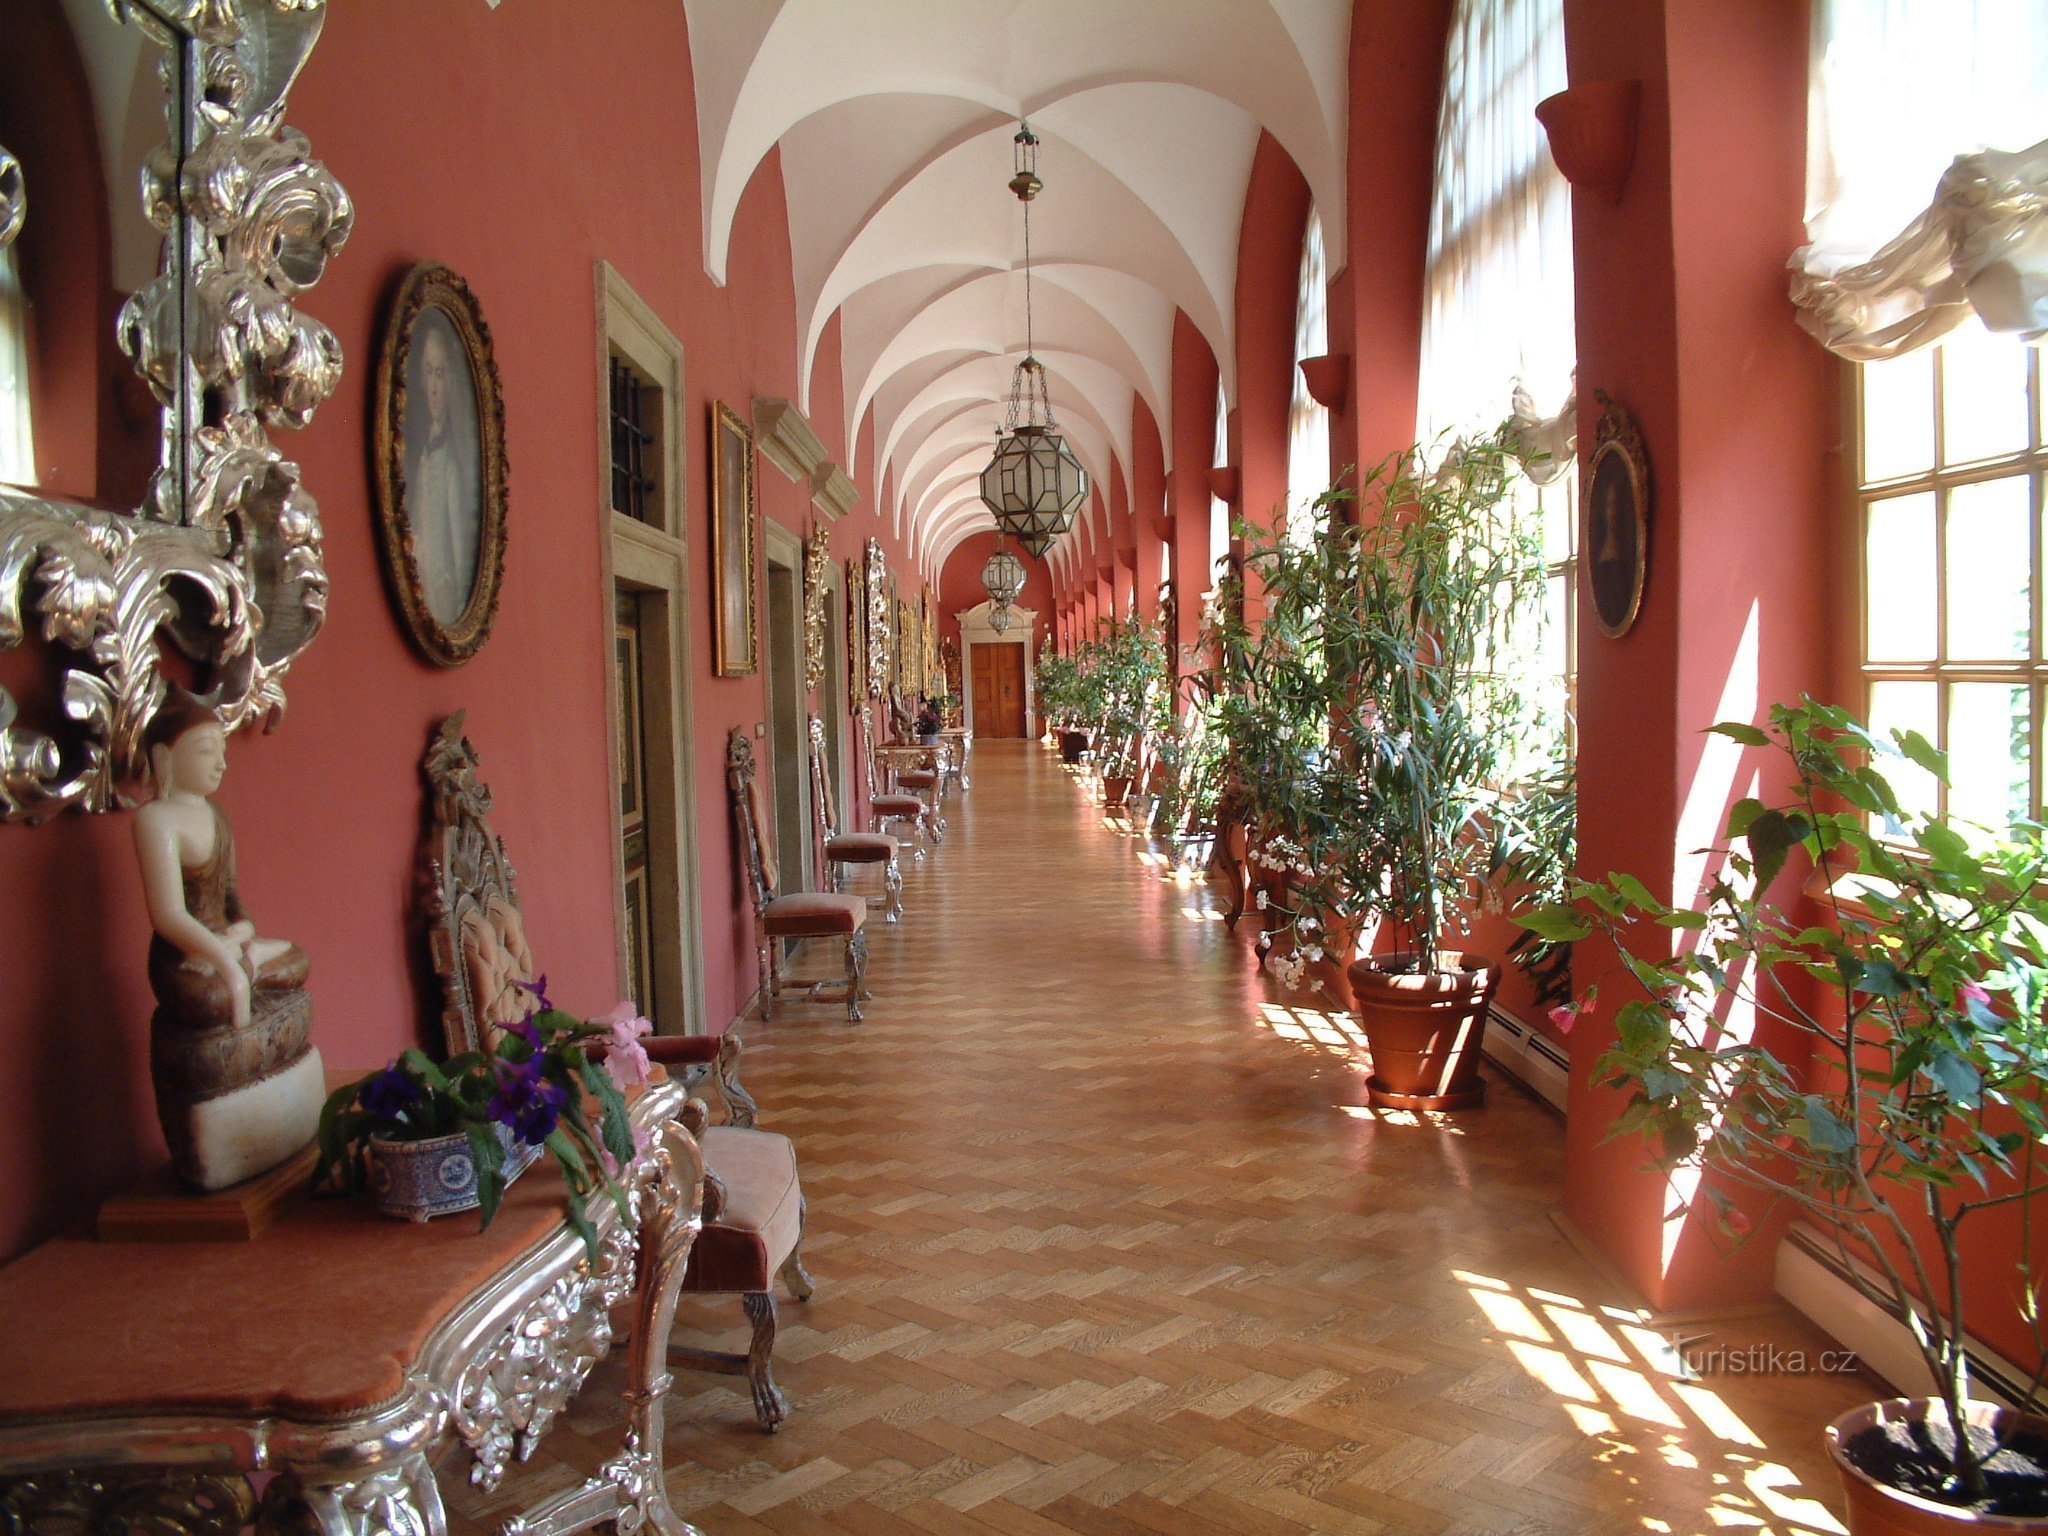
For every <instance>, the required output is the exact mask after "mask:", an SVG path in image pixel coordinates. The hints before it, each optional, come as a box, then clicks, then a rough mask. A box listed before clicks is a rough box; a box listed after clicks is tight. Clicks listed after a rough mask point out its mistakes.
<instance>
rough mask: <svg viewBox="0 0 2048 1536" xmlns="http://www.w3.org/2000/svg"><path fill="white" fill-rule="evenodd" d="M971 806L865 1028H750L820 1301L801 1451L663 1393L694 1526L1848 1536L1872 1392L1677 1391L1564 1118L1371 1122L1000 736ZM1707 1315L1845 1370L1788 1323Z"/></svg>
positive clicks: (1205, 897) (839, 1017)
mask: <svg viewBox="0 0 2048 1536" xmlns="http://www.w3.org/2000/svg"><path fill="white" fill-rule="evenodd" d="M948 810H949V814H950V817H951V820H952V827H953V830H952V834H951V835H950V836H949V837H948V839H947V841H946V843H945V844H944V846H943V847H942V848H940V849H939V850H938V852H937V853H936V854H935V856H934V857H933V858H932V859H930V860H928V861H927V862H926V863H925V864H923V865H921V866H913V867H911V868H910V869H909V871H908V880H907V890H906V893H905V895H906V902H907V906H908V915H907V917H906V919H905V921H904V922H903V924H902V925H901V926H900V927H899V928H897V929H887V928H883V927H881V926H880V925H879V924H877V925H875V933H874V955H873V965H872V970H871V979H872V983H873V987H874V991H875V994H876V996H875V1001H874V1002H873V1004H872V1005H870V1007H869V1008H868V1016H867V1020H866V1022H865V1023H863V1024H859V1025H849V1024H847V1023H846V1022H845V1018H844V1015H843V1014H842V1013H841V1012H840V1011H839V1010H838V1009H836V1008H835V1007H833V1006H830V1005H816V1006H807V1005H793V1006H791V1007H790V1008H788V1010H787V1011H786V1012H783V1013H782V1014H781V1016H779V1017H778V1018H777V1019H776V1020H775V1022H774V1023H773V1024H772V1025H764V1024H761V1023H759V1022H755V1023H753V1024H751V1025H749V1026H748V1050H747V1060H746V1073H745V1077H746V1081H747V1082H748V1084H749V1086H750V1087H751V1088H752V1089H753V1091H754V1093H755V1094H756V1096H757V1097H758V1098H759V1099H760V1101H761V1104H762V1106H763V1112H764V1123H765V1124H767V1125H768V1126H770V1127H772V1128H774V1129H777V1130H781V1131H783V1132H786V1133H787V1134H789V1135H790V1136H792V1137H793V1138H794V1139H795V1141H796V1143H797V1147H798V1152H799V1155H800V1157H801V1159H802V1168H803V1180H804V1188H805V1191H806V1193H807V1195H808V1197H809V1201H810V1230H809V1237H808V1239H807V1242H806V1245H805V1246H806V1252H807V1253H808V1255H809V1260H810V1268H811V1270H812V1272H813V1273H814V1274H815V1276H816V1277H817V1281H818V1291H817V1297H816V1299H815V1300H813V1301H812V1302H810V1303H809V1304H808V1305H804V1306H799V1305H797V1304H795V1303H791V1302H784V1304H783V1313H782V1315H783V1329H782V1335H781V1341H780V1345H779V1347H778V1349H777V1373H778V1376H779V1378H780V1380H781V1382H782V1384H783V1386H784V1388H785V1390H786V1391H787V1393H788V1395H789V1399H790V1405H791V1413H790V1418H789V1420H788V1422H787V1423H786V1424H785V1425H784V1426H783V1429H782V1431H781V1433H780V1434H778V1435H775V1436H772V1437H771V1436H767V1435H764V1434H762V1433H761V1431H760V1430H759V1429H757V1428H756V1427H755V1424H754V1421H753V1416H752V1413H751V1411H750V1409H749V1406H748V1403H747V1400H746V1399H745V1397H744V1396H743V1394H742V1391H741V1390H740V1389H741V1388H742V1387H743V1383H741V1382H740V1381H738V1380H737V1379H734V1378H720V1377H706V1376H692V1375H684V1376H682V1377H680V1378H679V1379H678V1381H677V1385H676V1391H675V1394H674V1395H673V1396H672V1398H671V1400H670V1410H669V1424H670V1432H669V1439H668V1445H667V1448H666V1449H667V1460H668V1467H669V1490H670V1493H671V1496H672V1498H673V1500H674V1502H675V1504H676V1507H677V1508H678V1510H679V1511H680V1512H681V1513H682V1514H683V1515H684V1516H685V1517H686V1518H688V1519H689V1520H691V1521H693V1522H695V1523H696V1524H697V1525H699V1526H700V1527H701V1528H702V1529H703V1530H704V1531H705V1532H707V1533H710V1536H720V1533H725V1536H738V1533H761V1532H774V1533H779V1536H798V1533H819V1536H823V1533H849V1532H857V1533H881V1532H938V1533H961V1536H966V1533H974V1536H989V1533H992V1532H1008V1533H1017V1536H1030V1533H1041V1532H1044V1533H1049V1532H1056V1531H1078V1532H1088V1533H1105V1536H1106V1533H1129V1536H1156V1533H1162V1532H1163V1533H1175V1536H1178V1533H1187V1536H1206V1533H1220V1532H1226V1531H1229V1532H1246V1533H1261V1536H1264V1533H1271V1536H1283V1533H1295V1532H1309V1531H1325V1532H1354V1531H1357V1532H1368V1531H1369V1532H1418V1533H1420V1532H1427V1533H1467V1532H1473V1533H1477V1532H1496V1533H1516V1536H1539V1533H1552V1532H1556V1533H1567V1532H1569V1533H1590V1532H1623V1531H1628V1532H1644V1531H1660V1532H1667V1533H1673V1536H1691V1533H1697V1532H1707V1531H1722V1530H1726V1529H1735V1530H1745V1531H1758V1532H1775V1533H1784V1536H1792V1533H1804V1532H1821V1531H1835V1530H1837V1529H1839V1527H1837V1526H1836V1525H1835V1524H1834V1521H1833V1519H1832V1518H1831V1517H1830V1515H1829V1514H1828V1510H1829V1509H1832V1508H1834V1507H1836V1506H1837V1503H1838V1499H1837V1494H1836V1490H1835V1486H1834V1482H1833V1478H1832V1475H1831V1474H1830V1473H1829V1472H1828V1470H1827V1468H1826V1465H1825V1462H1824V1461H1823V1459H1822V1456H1821V1454H1820V1452H1819V1429H1820V1426H1821V1424H1822V1423H1824V1422H1825V1421H1826V1419H1827V1418H1829V1417H1831V1416H1832V1415H1833V1414H1835V1413H1838V1412H1840V1411H1841V1410H1842V1409H1843V1408H1846V1407H1848V1406H1850V1405H1851V1404H1853V1403H1854V1402H1856V1401H1859V1400H1862V1399H1865V1398H1868V1397H1870V1396H1872V1395H1875V1394H1874V1392H1873V1390H1872V1388H1871V1385H1870V1384H1869V1383H1868V1382H1866V1381H1863V1380H1862V1379H1860V1378H1858V1377H1855V1376H1848V1377H1833V1378H1830V1377H1822V1376H1818V1375H1813V1376H1785V1375H1780V1376H1772V1377H1758V1376H1730V1375H1710V1376H1707V1377H1705V1378H1704V1379H1699V1380H1686V1379H1684V1377H1683V1373H1682V1372H1681V1371H1679V1370H1678V1369H1677V1368H1676V1366H1675V1364H1674V1362H1673V1360H1672V1357H1671V1356H1670V1354H1669V1352H1668V1349H1667V1348H1666V1347H1665V1346H1664V1344H1663V1342H1662V1340H1661V1339H1660V1336H1659V1335H1658V1334H1657V1333H1656V1332H1655V1331H1654V1330H1652V1329H1650V1328H1648V1327H1645V1326H1642V1325H1641V1324H1640V1323H1639V1321H1638V1319H1637V1317H1636V1315H1635V1314H1634V1313H1630V1312H1626V1311H1622V1310H1620V1309H1618V1308H1616V1307H1614V1306H1612V1305H1611V1304H1612V1303H1613V1302H1615V1301H1617V1300H1618V1299H1619V1298H1617V1297H1615V1296H1613V1295H1611V1294H1610V1293H1608V1292H1607V1291H1606V1290H1604V1289H1603V1286H1602V1282H1601V1281H1600V1279H1599V1278H1598V1277H1597V1276H1596V1275H1595V1274H1594V1272H1593V1271H1592V1270H1591V1269H1590V1268H1589V1267H1588V1266H1587V1265H1586V1264H1585V1263H1584V1262H1582V1261H1581V1260H1580V1259H1579V1258H1578V1257H1577V1256H1576V1254H1575V1253H1574V1251H1573V1250H1572V1249H1571V1247H1570V1246H1569V1245H1568V1244H1567V1243H1566V1242H1565V1241H1564V1239H1563V1238H1562V1237H1560V1236H1559V1234H1558V1231H1557V1229H1556V1227H1555V1226H1554V1225H1553V1224H1552V1221H1551V1219H1550V1211H1551V1209H1552V1207H1553V1205H1554V1204H1555V1202H1556V1197H1557V1190H1558V1187H1559V1182H1560V1176H1561V1168H1562V1142H1563V1136H1562V1127H1561V1125H1560V1124H1559V1122H1558V1121H1557V1120H1556V1119H1555V1118H1553V1117H1552V1116H1551V1115H1550V1113H1549V1112H1548V1111H1547V1110H1545V1109H1543V1108H1542V1107H1540V1106H1539V1105H1537V1104H1536V1103H1535V1102H1533V1101H1532V1100H1530V1099H1529V1098H1527V1097H1526V1096H1524V1095H1522V1094H1521V1093H1519V1092H1518V1091H1516V1090H1515V1089H1514V1088H1513V1087H1512V1086H1511V1085H1509V1084H1506V1083H1504V1082H1498V1081H1497V1082H1496V1083H1495V1087H1494V1093H1493V1097H1492V1100H1491V1102H1490V1103H1489V1105H1488V1106H1487V1107H1486V1108H1485V1109H1484V1110H1483V1111H1479V1112H1476V1113H1469V1114H1465V1115H1460V1116H1457V1117H1455V1119H1450V1120H1445V1119H1436V1120H1433V1121H1425V1120H1418V1119H1417V1118H1416V1117H1413V1116H1408V1115H1381V1114H1376V1113H1374V1112H1371V1111H1368V1110H1366V1109H1364V1108H1362V1107H1361V1106H1362V1105H1363V1104H1364V1094H1363V1090H1362V1077H1363V1070H1362V1066H1361V1056H1362V1051H1361V1050H1360V1049H1359V1047H1358V1046H1357V1045H1356V1043H1355V1042H1354V1040H1353V1039H1352V1037H1351V1035H1350V1033H1349V1026H1348V1024H1347V1023H1346V1022H1345V1021H1342V1020H1340V1019H1338V1018H1336V1017H1335V1016H1331V1015H1326V1014H1323V1013H1318V1012H1315V1011H1313V1010H1312V1008H1311V1007H1310V1006H1308V1005H1310V1004H1311V1003H1312V999H1308V998H1298V999H1287V998H1283V997H1280V996H1279V995H1278V994H1277V993H1276V992H1275V991H1274V989H1273V986H1272V983H1271V982H1270V981H1267V980H1266V979H1264V978H1263V977H1262V976H1260V975H1259V974H1258V973H1257V972H1256V971H1255V969H1254V967H1253V964H1252V961H1251V955H1250V950H1249V945H1248V941H1247V939H1245V938H1237V937H1233V936H1232V935H1230V934H1228V933H1227V932H1226V931H1225V930H1224V928H1223V925H1222V924H1221V922H1220V921H1218V920H1217V917H1218V903H1217V901H1216V900H1215V899H1214V898H1213V896H1212V895H1211V893H1210V892H1209V891H1207V890H1206V889H1205V888H1203V887H1201V886H1199V885H1190V884H1183V883H1177V882H1176V881H1175V880H1173V879H1172V878H1171V876H1170V873H1169V872H1168V870H1167V868H1166V862H1165V861H1164V860H1163V859H1161V858H1160V856H1159V855H1158V854H1157V853H1156V852H1154V851H1153V850H1151V849H1150V848H1148V847H1147V845H1145V844H1144V843H1142V842H1140V841H1137V840H1134V839H1132V838H1131V837H1129V836H1127V835H1124V834H1123V833H1121V832H1120V831H1119V830H1118V829H1117V828H1115V827H1114V826H1112V825H1110V824H1108V823H1107V822H1106V821H1105V820H1104V818H1103V817H1102V815H1101V813H1100V812H1099V811H1098V810H1096V809H1094V808H1093V807H1092V806H1091V805H1090V803H1089V801H1088V797H1087V794H1086V792H1085V790H1084V788H1083V786H1082V785H1081V784H1080V783H1079V782H1077V781H1076V780H1074V779H1073V778H1071V777H1070V776H1069V775H1068V774H1067V773H1066V772H1065V771H1063V770H1062V769H1061V768H1060V767H1059V766H1058V764H1057V762H1056V760H1055V759H1054V758H1053V757H1052V756H1051V754H1048V753H1045V752H1043V751H1042V750H1041V749H1040V748H1039V747H1038V746H1037V745H1036V744H1030V745H1025V744H1010V743H1003V744H996V743H987V744H984V745H983V746H982V747H981V748H980V749H979V750H978V751H977V753H976V761H975V764H974V790H973V792H972V793H971V794H970V795H968V796H966V797H965V798H964V799H962V798H955V799H954V800H953V801H951V802H950V803H949V807H948ZM1247 926H1249V925H1247ZM829 968H830V961H829V960H828V959H827V957H825V956H822V955H820V956H819V957H817V958H816V959H815V960H813V961H811V962H809V963H808V964H807V965H803V966H801V967H800V969H801V970H804V971H810V972H816V973H818V974H824V973H825V972H826V971H827V970H829ZM1296 1004H1299V1005H1302V1006H1299V1007H1297V1006H1294V1005H1296ZM679 1329H680V1330H686V1331H688V1332H690V1333H691V1334H693V1335H697V1336H700V1337H701V1336H710V1335H717V1336H720V1337H722V1338H723V1339H724V1340H726V1341H728V1342H729V1343H731V1344H735V1345H737V1344H740V1343H741V1342H742V1339H743V1333H742V1330H741V1326H740V1313H739V1307H738V1304H737V1302H736V1300H728V1301H723V1302H710V1301H702V1302H692V1301H688V1300H686V1302H685V1311H684V1316H683V1318H682V1320H681V1322H680V1323H679ZM1690 1331H1691V1332H1692V1333H1695V1334H1698V1333H1702V1332H1706V1331H1707V1330H1705V1329H1700V1328H1695V1329H1692V1330H1690ZM1711 1332H1712V1337H1711V1339H1710V1340H1709V1341H1707V1343H1708V1344H1709V1345H1711V1346H1725V1347H1727V1348H1728V1349H1729V1350H1731V1351H1741V1350H1743V1349H1744V1348H1745V1347H1746V1346H1748V1345H1750V1344H1753V1343H1761V1344H1766V1345H1769V1344H1776V1345H1779V1346H1784V1347H1791V1348H1803V1349H1805V1350H1807V1351H1808V1352H1809V1353H1810V1354H1817V1352H1818V1351H1819V1350H1820V1349H1822V1348H1824V1347H1826V1346H1825V1344H1824V1342H1823V1341H1822V1340H1821V1339H1820V1338H1819V1336H1818V1335H1815V1334H1812V1333H1810V1332H1808V1331H1805V1330H1803V1328H1802V1327H1801V1326H1800V1325H1799V1324H1797V1323H1796V1322H1795V1321H1794V1320H1791V1319H1789V1318H1770V1319H1762V1320H1754V1319H1753V1320H1745V1321H1743V1322H1739V1323H1723V1324H1718V1325H1715V1326H1714V1327H1713V1328H1712V1330H1711ZM1698 1347H1701V1346H1699V1345H1695V1348H1698ZM617 1381H618V1377H617V1374H616V1362H608V1363H607V1364H606V1365H605V1366H603V1367H601V1368H600V1372H599V1374H598V1376H597V1377H595V1378H594V1379H593V1381H592V1384H591V1386H590V1387H589V1388H588V1389H587V1390H586V1391H585V1393H584V1394H583V1396H582V1398H581V1399H579V1401H578V1402H577V1403H576V1404H575V1405H574V1406H573V1407H572V1409H571V1411H570V1413H569V1415H568V1416H567V1421H566V1422H565V1423H564V1424H562V1425H560V1426H559V1427H558V1428H557V1429H556V1431H555V1432H554V1434H553V1435H552V1436H551V1437H550V1438H549V1440H548V1441H547V1442H546V1444H545V1446H544V1447H543V1449H542V1451H541V1453H540V1454H539V1455H537V1456H536V1457H535V1459H534V1461H533V1462H532V1463H531V1464H530V1465H529V1466H527V1467H526V1468H524V1469H522V1470H521V1472H520V1473H519V1474H518V1475H517V1476H516V1477H514V1478H512V1479H509V1480H508V1481H507V1483H506V1485H505V1486H504V1487H503V1488H502V1489H500V1490H499V1492H498V1493H497V1494H496V1495H493V1496H492V1497H491V1498H490V1499H489V1500H488V1501H484V1500H482V1499H480V1498H479V1497H478V1496H477V1495H475V1493H474V1492H473V1491H472V1490H470V1489H468V1488H467V1487H466V1485H463V1484H462V1483H460V1481H459V1479H458V1478H457V1476H456V1475H454V1474H453V1473H451V1474H450V1475H449V1476H448V1477H447V1478H446V1480H445V1486H446V1488H447V1491H448V1497H449V1502H450V1511H451V1515H452V1516H453V1517H454V1522H455V1525H456V1528H457V1530H458V1531H465V1532H466V1531H470V1530H477V1529H484V1528H488V1527H490V1526H491V1525H493V1524H494V1523H495V1521H496V1520H498V1519H500V1518H502V1517H503V1516H504V1514H506V1513H508V1512H509V1511H510V1510H511V1509H512V1508H514V1507H516V1506H517V1505H519V1504H522V1503H525V1502H529V1501H530V1500H532V1499H534V1498H536V1497H538V1496H540V1495H541V1494H543V1493H545V1492H547V1491H549V1490H551V1489H553V1488H555V1487H559V1486H563V1485H566V1484H569V1483H571V1482H573V1481H575V1480H577V1479H579V1478H580V1477H581V1476H582V1475H583V1473H584V1470H585V1469H586V1468H587V1467H589V1466H590V1465H592V1464H593V1463H594V1461H595V1459H596V1457H597V1456H598V1455H600V1454H602V1452H601V1450H600V1449H599V1441H598V1440H597V1439H594V1438H588V1437H593V1436H597V1435H599V1434H600V1433H601V1432H604V1431H610V1430H612V1428H613V1426H615V1425H616V1424H617V1423H618V1422H619V1420H620V1417H621V1408H620V1405H619V1400H618V1398H617V1395H616V1386H617Z"/></svg>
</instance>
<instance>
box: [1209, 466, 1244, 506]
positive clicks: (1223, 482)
mask: <svg viewBox="0 0 2048 1536" xmlns="http://www.w3.org/2000/svg"><path fill="white" fill-rule="evenodd" d="M1237 482H1238V473H1237V466H1236V465H1235V464H1218V465H1217V466H1216V467H1215V468H1214V469H1212V470H1210V471H1209V494H1210V495H1211V496H1214V497H1215V498H1216V499H1217V500H1218V501H1231V502H1234V501H1236V500H1237Z"/></svg>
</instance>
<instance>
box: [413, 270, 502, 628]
mask: <svg viewBox="0 0 2048 1536" xmlns="http://www.w3.org/2000/svg"><path fill="white" fill-rule="evenodd" d="M405 401H406V411H405V415H406V421H405V515H406V520H407V522H408V523H409V524H410V526H411V528H412V547H413V558H414V559H415V560H416V561H417V562H418V565H419V574H420V592H421V595H422V596H423V597H424V598H425V600H426V605H427V611H428V612H430V613H432V614H433V616H434V617H435V618H436V619H438V620H440V622H441V623H443V624H446V625H451V626H452V625H454V624H455V623H456V622H457V621H459V620H460V619H461V618H462V615H463V613H464V611H465V610H467V609H468V607H469V600H470V595H471V594H472V593H473V592H474V591H475V590H476V567H477V550H478V546H479V542H480V538H481V534H482V528H483V496H482V489H481V485H480V482H479V479H478V475H477V460H478V431H477V411H476V386H475V384H474V382H473V381H472V380H471V379H470V376H469V368H468V366H467V364H466V363H465V361H464V359H463V355H462V347H461V345H460V344H459V343H458V341H457V340H456V336H455V328H454V326H452V325H451V324H450V323H449V321H448V317H447V316H446V315H444V314H442V313H441V312H440V311H439V310H437V309H432V308H427V309H422V310H421V311H420V314H419V319H418V321H417V322H416V323H415V325H414V327H413V337H412V351H411V355H410V356H409V357H408V359H407V363H406V370H405Z"/></svg>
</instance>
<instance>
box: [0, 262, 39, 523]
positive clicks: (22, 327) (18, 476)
mask: <svg viewBox="0 0 2048 1536" xmlns="http://www.w3.org/2000/svg"><path fill="white" fill-rule="evenodd" d="M35 480H36V450H35V434H34V433H33V432H32V431H31V430H30V423H29V413H28V306H27V304H26V302H25V301H24V299H23V297H22V292H21V268H20V267H19V266H18V265H17V264H16V253H15V251H14V249H13V247H11V246H9V247H6V248H4V249H0V485H34V484H35Z"/></svg>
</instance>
